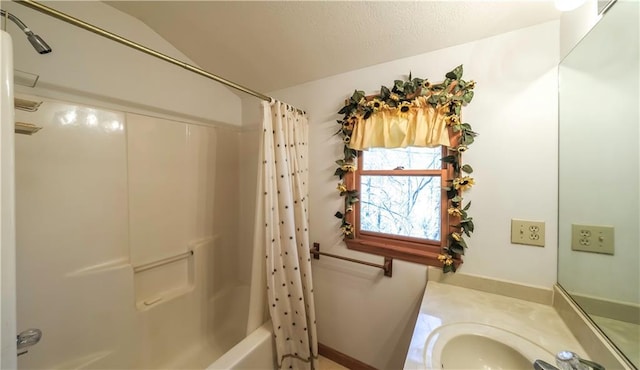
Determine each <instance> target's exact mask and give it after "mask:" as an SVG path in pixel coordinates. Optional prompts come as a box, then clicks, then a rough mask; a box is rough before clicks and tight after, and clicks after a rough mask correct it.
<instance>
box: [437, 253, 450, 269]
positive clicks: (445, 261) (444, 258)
mask: <svg viewBox="0 0 640 370" xmlns="http://www.w3.org/2000/svg"><path fill="white" fill-rule="evenodd" d="M438 261H440V262H442V263H443V264H445V265H447V266H449V265H451V264H453V259H452V258H451V256H449V255H447V254H440V255H438Z"/></svg>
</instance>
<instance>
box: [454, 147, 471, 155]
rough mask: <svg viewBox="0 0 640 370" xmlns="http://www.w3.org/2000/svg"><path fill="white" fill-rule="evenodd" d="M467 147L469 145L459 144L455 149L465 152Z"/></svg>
mask: <svg viewBox="0 0 640 370" xmlns="http://www.w3.org/2000/svg"><path fill="white" fill-rule="evenodd" d="M467 149H469V147H468V146H466V145H460V146H458V147H457V148H455V150H457V151H458V152H460V153H462V152H466V151H467Z"/></svg>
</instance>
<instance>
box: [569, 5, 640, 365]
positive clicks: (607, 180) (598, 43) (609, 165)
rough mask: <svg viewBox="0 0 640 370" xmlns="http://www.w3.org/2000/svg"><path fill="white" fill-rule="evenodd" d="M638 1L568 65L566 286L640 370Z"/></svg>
mask: <svg viewBox="0 0 640 370" xmlns="http://www.w3.org/2000/svg"><path fill="white" fill-rule="evenodd" d="M639 14H640V4H639V2H637V1H618V2H616V3H615V4H613V6H611V7H610V8H609V9H608V10H607V12H606V14H604V16H603V17H602V19H601V20H600V21H599V22H598V24H596V25H595V26H594V28H593V29H592V30H591V31H590V32H589V33H588V34H587V35H586V36H585V37H584V39H582V40H581V41H580V43H579V44H578V45H577V46H576V47H575V48H574V49H573V50H572V51H571V52H570V53H569V55H567V57H566V58H565V59H564V60H563V61H562V62H561V63H560V67H559V79H560V97H559V100H560V107H559V119H560V125H559V127H560V128H559V142H560V146H559V168H560V170H559V204H558V210H559V214H558V246H559V247H558V282H559V283H560V285H561V286H562V287H563V288H564V289H565V290H566V291H567V292H568V293H569V294H570V295H571V296H572V298H573V299H574V300H575V301H576V302H577V303H578V304H579V305H580V306H581V308H582V309H583V310H584V311H585V312H586V313H587V314H588V315H589V317H590V318H591V320H592V321H593V322H594V323H595V324H596V325H598V327H599V328H600V329H601V330H602V332H603V333H604V334H605V335H606V336H607V337H608V338H609V339H610V340H611V341H612V342H613V344H615V345H616V347H617V348H618V349H619V350H620V351H621V352H622V353H623V354H624V355H625V356H626V357H627V359H629V360H630V361H631V363H633V364H634V365H635V366H636V368H637V367H639V366H640V253H639V250H640V237H639V230H640V190H639V182H638V177H639V173H640V152H639V149H638V148H639V146H640V145H639V144H640V130H639V128H638V127H639V118H640V114H639V102H640V95H639V90H640V88H639V85H640V83H639V81H640V80H639V78H640V75H639V72H638V71H639V65H638V55H639V53H640V51H639V47H638V44H639V42H638V38H639V37H638V35H639V32H640V30H639V26H638V18H639Z"/></svg>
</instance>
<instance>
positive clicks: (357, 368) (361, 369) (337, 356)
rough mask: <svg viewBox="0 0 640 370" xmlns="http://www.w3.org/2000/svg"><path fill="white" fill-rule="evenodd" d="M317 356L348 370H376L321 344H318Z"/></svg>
mask: <svg viewBox="0 0 640 370" xmlns="http://www.w3.org/2000/svg"><path fill="white" fill-rule="evenodd" d="M318 354H319V355H321V356H324V357H326V358H328V359H329V360H331V361H333V362H335V363H338V364H340V365H342V366H344V367H346V368H347V369H350V370H377V369H376V368H375V367H373V366H369V365H367V364H365V363H364V362H362V361H359V360H356V359H355V358H353V357H351V356H347V355H345V354H344V353H342V352H340V351H337V350H335V349H333V348H331V347H327V346H325V345H324V344H322V343H318Z"/></svg>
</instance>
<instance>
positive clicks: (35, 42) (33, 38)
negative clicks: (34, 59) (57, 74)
mask: <svg viewBox="0 0 640 370" xmlns="http://www.w3.org/2000/svg"><path fill="white" fill-rule="evenodd" d="M27 39H29V42H30V43H31V45H32V46H33V48H34V49H36V51H37V52H38V53H40V54H48V53H50V52H51V47H50V46H49V45H47V43H46V42H44V40H43V39H42V37H40V36H38V35H36V34H35V33H33V32H31V34H27Z"/></svg>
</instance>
